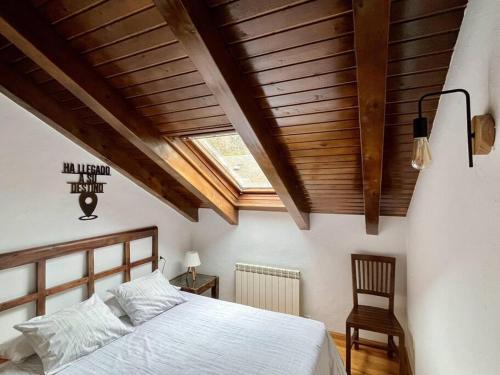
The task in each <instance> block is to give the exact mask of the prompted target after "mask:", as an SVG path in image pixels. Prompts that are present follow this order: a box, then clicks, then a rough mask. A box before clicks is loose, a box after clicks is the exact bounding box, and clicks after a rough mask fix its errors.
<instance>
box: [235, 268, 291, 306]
mask: <svg viewBox="0 0 500 375" xmlns="http://www.w3.org/2000/svg"><path fill="white" fill-rule="evenodd" d="M235 280H236V285H235V288H236V302H237V303H241V304H243V305H248V306H253V307H259V308H261V309H265V310H272V311H278V312H282V313H287V314H292V315H299V297H300V285H299V284H300V282H299V281H300V271H298V270H288V269H283V268H275V267H266V266H257V265H253V264H244V263H236V270H235Z"/></svg>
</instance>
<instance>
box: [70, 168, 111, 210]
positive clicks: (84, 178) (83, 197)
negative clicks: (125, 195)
mask: <svg viewBox="0 0 500 375" xmlns="http://www.w3.org/2000/svg"><path fill="white" fill-rule="evenodd" d="M62 173H63V174H75V175H78V176H79V177H78V181H76V182H74V181H68V184H70V186H71V189H70V193H71V194H80V196H79V197H78V203H79V204H80V208H81V209H82V211H83V213H84V214H85V215H83V216H80V217H79V218H78V219H80V220H94V219H97V215H93V213H94V210H95V208H96V206H97V202H98V199H97V194H102V193H104V185H105V184H106V182H97V176H111V168H110V167H108V166H106V165H94V164H76V165H75V164H73V163H63V170H62Z"/></svg>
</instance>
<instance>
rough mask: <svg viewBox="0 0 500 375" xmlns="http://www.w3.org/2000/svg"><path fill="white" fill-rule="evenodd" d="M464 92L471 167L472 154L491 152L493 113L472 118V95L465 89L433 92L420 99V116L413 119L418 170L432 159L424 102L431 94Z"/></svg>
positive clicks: (413, 161)
mask: <svg viewBox="0 0 500 375" xmlns="http://www.w3.org/2000/svg"><path fill="white" fill-rule="evenodd" d="M457 92H459V93H462V94H464V95H465V104H466V114H467V149H468V154H469V167H470V168H472V166H473V161H472V155H486V154H489V153H490V151H491V148H492V146H493V143H494V142H495V122H494V120H493V117H491V115H489V114H487V115H481V116H474V118H472V119H471V110H470V95H469V93H468V92H467V91H466V90H464V89H453V90H445V91H438V92H431V93H428V94H425V95H423V96H422V97H421V98H420V99H419V101H418V118H416V119H414V120H413V153H412V159H411V165H412V167H413V168H415V169H417V170H422V169H425V168H426V167H428V166H429V165H430V163H431V161H432V157H431V152H430V147H429V141H428V128H427V118H426V117H423V116H422V102H423V100H424V99H425V98H428V97H430V96H441V95H444V94H453V93H457Z"/></svg>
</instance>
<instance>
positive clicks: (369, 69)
mask: <svg viewBox="0 0 500 375" xmlns="http://www.w3.org/2000/svg"><path fill="white" fill-rule="evenodd" d="M390 3H391V2H390V1H389V0H382V1H366V0H353V10H354V38H355V52H356V65H357V68H358V69H357V81H358V82H357V83H358V100H359V124H360V129H361V153H362V171H363V195H364V200H365V205H364V209H365V222H366V232H367V233H368V234H378V231H379V216H380V193H381V189H382V161H383V151H384V119H385V94H386V75H387V58H388V42H389V21H390Z"/></svg>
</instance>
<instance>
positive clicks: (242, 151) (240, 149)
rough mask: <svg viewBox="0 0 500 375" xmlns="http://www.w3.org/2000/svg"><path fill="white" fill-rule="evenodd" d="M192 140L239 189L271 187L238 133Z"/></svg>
mask: <svg viewBox="0 0 500 375" xmlns="http://www.w3.org/2000/svg"><path fill="white" fill-rule="evenodd" d="M194 142H195V143H196V144H197V145H198V146H199V147H200V148H201V149H202V150H204V151H205V152H206V153H208V154H209V155H210V156H212V158H214V159H215V160H216V161H217V163H219V164H220V166H221V167H222V168H223V169H224V170H225V171H226V172H227V173H228V174H229V175H230V176H231V177H232V178H233V179H234V180H235V181H236V183H237V184H238V185H239V187H240V188H241V190H245V189H270V188H272V186H271V184H270V183H269V181H268V180H267V178H266V176H264V173H262V170H261V169H260V167H259V166H258V164H257V162H256V161H255V159H254V158H253V156H252V154H250V151H248V148H247V147H246V146H245V144H244V143H243V141H242V140H241V138H240V136H239V135H237V134H231V135H221V136H213V137H203V138H196V139H195V140H194Z"/></svg>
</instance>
